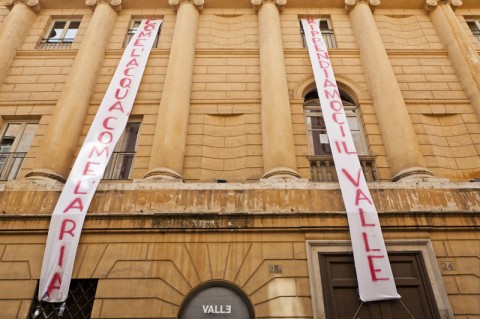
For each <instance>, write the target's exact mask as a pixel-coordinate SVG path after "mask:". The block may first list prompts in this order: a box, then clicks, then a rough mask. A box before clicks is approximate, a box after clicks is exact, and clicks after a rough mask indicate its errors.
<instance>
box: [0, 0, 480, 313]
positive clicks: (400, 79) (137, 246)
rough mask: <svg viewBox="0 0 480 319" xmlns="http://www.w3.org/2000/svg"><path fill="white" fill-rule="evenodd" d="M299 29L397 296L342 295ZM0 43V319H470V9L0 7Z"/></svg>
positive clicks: (473, 30) (344, 270) (344, 4)
mask: <svg viewBox="0 0 480 319" xmlns="http://www.w3.org/2000/svg"><path fill="white" fill-rule="evenodd" d="M147 18H148V19H150V18H157V19H162V20H163V23H162V26H161V31H160V33H159V35H158V39H157V40H156V43H155V44H154V48H153V49H152V52H151V53H150V56H149V59H148V63H147V67H146V70H145V73H144V75H143V78H142V82H141V85H140V88H139V91H138V94H137V97H136V100H135V104H134V107H133V109H132V112H131V114H130V118H129V122H128V124H127V126H126V128H125V131H124V133H123V135H122V137H121V139H120V141H119V143H118V144H117V146H116V148H115V151H114V152H113V154H112V158H111V160H110V163H109V165H108V167H107V169H106V172H105V175H104V178H103V180H102V182H101V183H100V185H99V187H98V189H97V191H96V194H95V196H94V198H93V201H92V203H91V205H90V207H89V208H88V214H87V217H86V221H85V224H84V226H83V231H82V237H81V239H80V245H79V248H78V252H77V256H76V261H75V266H74V271H73V280H72V284H71V287H70V291H71V292H70V295H69V298H68V299H67V301H66V302H65V303H62V304H47V303H45V302H40V301H38V299H37V297H36V291H37V289H38V281H39V277H40V271H41V265H42V258H43V253H44V250H45V242H46V238H47V232H48V228H49V223H50V216H51V213H52V211H53V209H54V207H55V204H56V202H57V200H58V198H59V195H60V192H61V190H62V188H63V185H64V183H65V181H66V179H67V177H68V174H69V172H70V169H71V168H72V165H73V163H74V161H75V158H76V156H77V155H78V153H79V151H80V148H81V146H82V143H83V141H84V139H85V136H86V134H87V132H88V129H89V128H90V125H91V124H92V121H93V118H94V116H95V114H96V112H97V110H98V107H99V105H100V103H101V101H102V99H103V97H104V95H105V92H106V90H107V87H108V85H109V83H110V81H111V80H112V76H113V74H114V72H115V69H116V66H117V65H118V63H119V60H120V58H121V56H122V53H123V50H124V48H125V46H126V44H127V43H128V41H129V39H130V38H131V36H132V34H133V33H134V32H135V30H136V28H138V26H139V23H140V21H141V20H142V19H147ZM302 18H316V19H321V20H320V22H319V26H320V29H321V31H322V34H323V36H324V38H325V40H326V42H327V44H328V46H329V56H330V59H331V61H332V67H333V70H334V72H335V76H336V80H337V85H338V88H339V94H340V96H341V99H342V102H343V105H344V108H345V112H346V117H347V120H348V123H349V126H350V129H351V132H352V136H353V138H354V141H355V146H356V149H357V153H358V155H359V158H360V162H361V165H362V167H363V170H364V173H365V177H366V179H367V181H368V186H369V189H370V192H371V195H372V200H373V202H375V205H376V207H377V209H378V212H379V218H380V223H381V225H382V230H383V236H384V238H385V242H386V246H387V249H388V252H389V258H390V262H391V265H392V270H393V274H394V276H395V281H396V284H397V288H398V291H399V293H400V295H401V296H402V298H401V299H399V300H391V301H381V302H370V303H362V302H361V300H360V299H359V296H358V293H357V281H356V277H355V267H354V264H353V257H352V248H351V242H350V236H349V228H348V223H347V213H346V212H345V207H344V204H343V202H342V195H341V192H340V187H339V183H338V178H337V175H336V173H335V162H334V161H333V159H332V150H331V148H330V146H329V144H328V141H329V138H328V134H327V132H326V129H325V119H324V118H323V115H322V111H321V109H320V102H319V97H318V92H317V89H316V85H315V81H314V77H313V71H312V63H311V60H310V58H309V54H308V50H307V49H306V47H305V37H304V33H305V32H304V30H303V29H302V26H301V24H300V20H301V19H302ZM0 47H1V50H0V125H1V131H0V134H1V136H0V137H1V141H0V142H1V144H0V178H1V181H0V189H1V192H0V210H1V214H0V306H1V309H2V315H1V317H2V318H57V317H59V318H232V319H234V318H235V319H236V318H362V319H364V318H461V319H466V318H480V302H479V300H480V257H479V256H480V232H479V224H480V213H479V211H480V184H479V181H480V156H479V155H480V57H479V50H480V2H479V1H478V0H462V1H460V0H448V1H443V0H381V1H378V0H288V1H287V0H168V1H167V0H136V1H134V0H86V1H85V0H69V1H62V0H28V1H27V0H1V1H0Z"/></svg>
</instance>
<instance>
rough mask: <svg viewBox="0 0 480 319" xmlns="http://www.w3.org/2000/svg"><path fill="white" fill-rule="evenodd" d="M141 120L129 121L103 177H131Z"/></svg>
mask: <svg viewBox="0 0 480 319" xmlns="http://www.w3.org/2000/svg"><path fill="white" fill-rule="evenodd" d="M139 129H140V122H128V123H127V126H126V127H125V130H124V131H123V133H122V136H120V139H119V140H118V142H117V145H116V146H115V150H114V151H113V153H112V157H111V158H110V162H109V163H108V165H107V167H106V169H105V174H104V175H103V179H129V178H130V173H131V170H132V167H133V161H134V159H135V149H136V145H137V137H138V131H139Z"/></svg>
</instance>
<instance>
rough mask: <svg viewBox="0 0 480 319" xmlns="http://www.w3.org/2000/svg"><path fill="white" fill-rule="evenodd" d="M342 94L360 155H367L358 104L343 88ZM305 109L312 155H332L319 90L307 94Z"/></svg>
mask: <svg viewBox="0 0 480 319" xmlns="http://www.w3.org/2000/svg"><path fill="white" fill-rule="evenodd" d="M340 96H341V98H342V103H343V107H344V109H345V115H346V116H347V122H348V125H349V127H350V131H351V133H352V137H353V141H354V143H355V148H356V149H357V153H358V155H367V154H368V150H367V147H366V143H365V139H364V137H363V133H362V129H361V122H360V116H359V114H358V108H357V105H356V103H355V101H354V100H353V99H352V98H351V97H350V96H349V95H347V94H346V93H345V92H343V91H342V90H340ZM303 109H304V112H305V121H306V125H307V135H308V143H309V144H308V145H309V153H310V155H332V150H331V148H330V144H329V140H328V134H327V128H326V126H325V120H324V118H323V114H322V110H321V108H320V100H319V98H318V93H317V90H313V91H311V92H309V93H308V94H307V95H306V96H305V102H304V104H303Z"/></svg>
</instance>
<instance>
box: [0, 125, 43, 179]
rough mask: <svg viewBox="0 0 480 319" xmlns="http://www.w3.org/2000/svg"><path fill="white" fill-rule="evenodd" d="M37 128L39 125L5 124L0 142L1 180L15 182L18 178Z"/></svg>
mask: <svg viewBox="0 0 480 319" xmlns="http://www.w3.org/2000/svg"><path fill="white" fill-rule="evenodd" d="M37 126H38V124H37V123H31V122H6V123H5V124H4V126H3V128H2V130H1V134H2V135H1V140H0V180H13V179H15V178H16V177H17V174H18V172H19V171H20V168H21V166H22V163H23V160H24V158H25V156H26V154H27V151H28V150H29V148H30V145H31V144H32V141H33V137H34V136H35V131H36V130H37Z"/></svg>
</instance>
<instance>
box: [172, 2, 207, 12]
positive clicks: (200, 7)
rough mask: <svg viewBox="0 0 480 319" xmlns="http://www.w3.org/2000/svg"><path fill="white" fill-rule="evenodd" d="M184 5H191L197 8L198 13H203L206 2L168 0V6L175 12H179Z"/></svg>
mask: <svg viewBox="0 0 480 319" xmlns="http://www.w3.org/2000/svg"><path fill="white" fill-rule="evenodd" d="M182 3H191V4H193V5H194V6H195V8H197V10H198V11H202V10H203V5H204V4H205V0H168V4H169V5H170V6H171V7H172V9H173V11H175V12H177V10H178V8H179V7H180V5H181V4H182Z"/></svg>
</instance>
